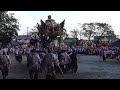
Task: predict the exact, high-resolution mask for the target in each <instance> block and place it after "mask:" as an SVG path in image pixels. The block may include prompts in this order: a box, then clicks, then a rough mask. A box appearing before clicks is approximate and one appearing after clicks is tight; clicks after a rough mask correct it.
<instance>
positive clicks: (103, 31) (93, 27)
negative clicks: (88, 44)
mask: <svg viewBox="0 0 120 90" xmlns="http://www.w3.org/2000/svg"><path fill="white" fill-rule="evenodd" d="M81 27H82V34H83V35H84V36H85V37H87V38H88V40H89V41H91V38H92V37H94V36H116V35H115V33H114V31H113V29H112V26H111V25H109V24H107V23H98V22H97V23H96V22H95V23H84V24H83V25H82V26H81Z"/></svg>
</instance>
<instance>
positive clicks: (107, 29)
mask: <svg viewBox="0 0 120 90" xmlns="http://www.w3.org/2000/svg"><path fill="white" fill-rule="evenodd" d="M94 25H95V26H96V32H97V35H98V36H116V35H115V33H114V31H113V29H112V26H111V25H109V24H107V23H94Z"/></svg>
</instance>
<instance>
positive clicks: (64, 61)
mask: <svg viewBox="0 0 120 90" xmlns="http://www.w3.org/2000/svg"><path fill="white" fill-rule="evenodd" d="M60 63H61V68H62V70H63V72H64V73H66V72H67V71H69V70H70V64H71V58H70V56H69V55H68V54H67V52H66V50H62V53H61V59H60Z"/></svg>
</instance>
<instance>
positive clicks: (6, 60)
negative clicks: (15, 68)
mask: <svg viewBox="0 0 120 90" xmlns="http://www.w3.org/2000/svg"><path fill="white" fill-rule="evenodd" d="M10 64H11V60H10V57H9V55H8V53H7V52H5V51H3V55H2V56H1V59H0V65H1V71H2V76H3V79H6V77H7V76H8V72H9V69H10Z"/></svg>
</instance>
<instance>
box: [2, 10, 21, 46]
mask: <svg viewBox="0 0 120 90" xmlns="http://www.w3.org/2000/svg"><path fill="white" fill-rule="evenodd" d="M19 25H20V24H19V22H18V20H17V19H16V18H15V17H14V16H13V14H12V13H10V14H8V12H7V11H0V42H2V44H3V45H4V46H6V45H7V44H9V43H10V42H11V41H12V38H13V37H14V36H17V35H18V32H17V31H18V30H19Z"/></svg>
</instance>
